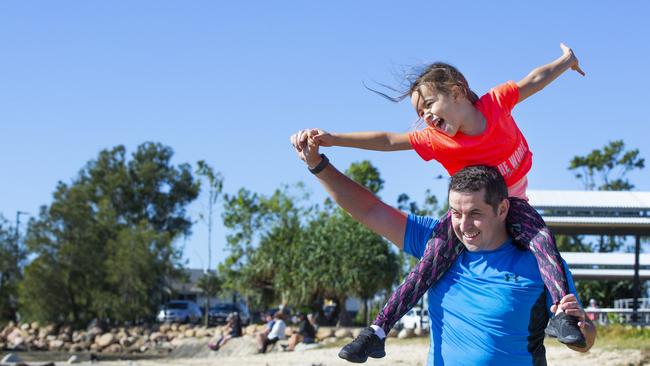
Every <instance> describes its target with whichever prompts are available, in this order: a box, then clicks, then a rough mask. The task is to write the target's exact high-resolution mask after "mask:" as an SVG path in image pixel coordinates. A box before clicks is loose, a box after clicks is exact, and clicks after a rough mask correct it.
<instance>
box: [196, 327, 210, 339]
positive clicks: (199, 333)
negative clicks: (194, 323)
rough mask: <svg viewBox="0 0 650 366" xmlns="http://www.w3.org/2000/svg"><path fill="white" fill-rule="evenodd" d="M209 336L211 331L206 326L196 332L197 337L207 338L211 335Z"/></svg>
mask: <svg viewBox="0 0 650 366" xmlns="http://www.w3.org/2000/svg"><path fill="white" fill-rule="evenodd" d="M209 336H210V333H208V330H207V329H205V328H199V329H197V330H196V332H195V333H194V337H196V338H205V337H209Z"/></svg>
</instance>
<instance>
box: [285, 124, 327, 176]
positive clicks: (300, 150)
mask: <svg viewBox="0 0 650 366" xmlns="http://www.w3.org/2000/svg"><path fill="white" fill-rule="evenodd" d="M311 131H312V130H311V129H307V130H300V131H298V132H296V133H294V134H293V135H291V137H290V140H291V144H292V145H293V148H294V149H295V150H296V154H297V155H298V157H299V158H300V160H302V161H304V162H305V164H307V166H308V167H309V168H310V169H311V168H314V167H316V166H317V165H318V163H320V162H321V160H322V158H321V157H320V154H319V152H318V144H317V143H315V142H314V140H313V139H312V138H311V137H310V132H311Z"/></svg>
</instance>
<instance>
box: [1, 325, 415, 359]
mask: <svg viewBox="0 0 650 366" xmlns="http://www.w3.org/2000/svg"><path fill="white" fill-rule="evenodd" d="M263 329H264V325H257V324H252V325H249V326H247V327H245V328H244V330H243V333H244V335H247V336H250V337H253V336H254V335H255V333H257V332H260V331H262V330H263ZM222 330H223V327H210V328H206V327H203V326H194V325H190V324H176V323H173V324H157V325H152V326H131V327H116V328H112V329H110V330H106V331H105V330H103V329H102V328H101V327H99V326H92V327H89V328H88V329H85V330H74V329H72V327H70V326H67V325H64V326H60V327H57V326H55V325H53V324H47V325H40V324H39V323H38V322H33V323H23V324H14V323H12V322H10V323H9V324H7V325H6V326H5V327H4V328H3V329H2V330H1V331H0V350H2V351H12V350H13V351H59V352H61V351H64V352H70V353H79V352H93V353H131V354H134V353H148V354H166V353H169V352H171V351H172V350H174V349H175V348H177V347H178V346H179V345H181V344H183V343H184V341H185V340H188V339H197V340H204V341H206V342H207V341H208V339H210V338H211V337H213V336H214V335H217V334H221V332H222ZM294 331H296V328H295V327H287V329H286V334H287V337H289V336H290V335H291V334H292V333H293V332H294ZM360 331H361V329H360V328H356V329H354V328H338V329H337V328H332V327H321V328H319V330H318V333H317V339H318V340H319V341H320V342H321V343H322V344H325V345H326V344H329V343H334V342H337V341H338V340H341V339H348V338H349V339H352V338H354V337H356V336H358V335H359V332H360ZM423 334H426V332H422V331H420V330H418V329H416V330H415V331H414V330H411V329H402V330H401V331H399V332H398V331H397V330H392V331H391V332H390V333H389V334H388V336H389V337H398V338H411V337H415V336H418V335H423Z"/></svg>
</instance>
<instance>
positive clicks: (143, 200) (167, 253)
mask: <svg viewBox="0 0 650 366" xmlns="http://www.w3.org/2000/svg"><path fill="white" fill-rule="evenodd" d="M172 156H173V151H172V150H171V148H169V147H166V146H163V145H161V144H157V143H145V144H142V145H140V146H138V148H137V149H136V151H135V152H134V153H133V154H132V156H131V159H127V156H126V149H125V148H124V146H117V147H114V148H112V149H110V150H103V151H101V152H100V153H99V155H98V157H97V158H96V159H94V160H91V161H89V162H88V163H87V164H86V166H85V167H84V168H83V169H82V170H81V171H80V172H79V174H78V176H77V177H76V178H75V179H74V180H73V181H72V182H71V183H70V184H66V183H63V182H59V184H58V185H57V187H56V190H55V192H54V195H53V201H52V203H51V204H50V205H49V206H43V207H41V210H40V214H39V217H38V218H37V219H33V220H32V221H30V224H29V228H28V232H27V238H26V245H27V246H28V248H29V249H30V250H31V251H32V252H33V253H34V254H35V258H34V260H33V261H32V262H31V263H30V264H29V265H28V266H27V267H26V268H25V279H24V281H23V282H22V283H21V286H20V304H21V310H22V311H21V313H22V314H24V315H25V317H26V318H27V319H37V320H43V321H62V322H72V323H77V324H83V323H85V322H87V321H88V320H90V319H92V318H97V317H99V318H110V319H113V320H117V321H125V320H129V321H137V320H139V319H140V318H142V317H148V316H151V314H154V312H155V309H156V307H157V306H158V305H159V304H160V302H161V299H162V297H163V295H164V294H163V291H164V289H165V287H166V283H167V281H168V280H169V279H170V278H172V277H173V276H174V275H175V274H176V273H177V271H178V266H179V261H180V257H181V253H180V251H179V249H178V248H176V247H175V246H174V245H173V241H174V239H175V238H177V237H178V236H179V235H182V234H187V233H189V230H190V227H191V225H192V223H191V221H190V220H189V218H188V217H186V213H185V207H186V206H187V205H188V204H189V203H190V202H192V200H194V199H195V198H196V197H197V195H198V191H199V186H198V183H197V182H196V181H195V179H194V177H193V176H192V172H191V169H190V166H189V165H187V164H181V165H178V166H174V165H172V164H171V158H172Z"/></svg>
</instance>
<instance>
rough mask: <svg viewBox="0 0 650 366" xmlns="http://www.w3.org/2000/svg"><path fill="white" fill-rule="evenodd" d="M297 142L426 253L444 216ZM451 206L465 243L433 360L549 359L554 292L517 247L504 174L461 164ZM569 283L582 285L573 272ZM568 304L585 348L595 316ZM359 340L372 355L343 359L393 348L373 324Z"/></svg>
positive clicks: (441, 291) (326, 175)
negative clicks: (373, 186)
mask: <svg viewBox="0 0 650 366" xmlns="http://www.w3.org/2000/svg"><path fill="white" fill-rule="evenodd" d="M301 141H305V142H304V143H302V142H301ZM292 142H293V144H294V146H295V147H296V152H297V153H298V156H299V157H300V158H301V159H302V160H303V161H304V162H305V163H306V164H307V166H308V168H309V170H310V171H311V172H312V173H313V174H315V175H316V177H317V179H318V180H319V182H320V183H321V184H322V185H323V187H324V188H325V189H326V190H327V191H328V193H329V194H330V196H331V197H332V198H333V199H334V201H336V203H337V204H338V205H339V206H341V207H342V208H343V209H344V210H346V211H347V212H348V213H350V215H352V217H353V218H354V219H355V220H357V221H359V222H360V223H362V224H364V225H365V226H367V227H368V228H370V229H371V230H373V231H375V232H376V233H377V234H379V235H382V236H384V237H385V238H387V239H389V240H390V241H392V242H393V243H394V244H395V245H396V246H397V247H399V248H400V249H403V250H405V251H406V252H407V253H409V254H411V255H414V256H416V257H418V258H419V257H422V255H423V253H424V250H425V248H426V244H427V241H428V240H429V238H430V237H431V234H432V233H433V231H434V230H435V229H436V224H437V222H438V221H437V220H436V219H434V218H430V217H423V216H414V215H407V214H406V213H404V212H401V211H399V210H397V209H395V208H393V207H391V206H389V205H387V204H385V203H384V202H382V201H380V200H379V199H378V198H377V197H375V196H374V195H373V194H372V193H371V192H369V191H368V190H366V189H365V188H364V187H362V186H360V185H359V184H357V183H355V182H354V181H352V180H350V179H349V178H347V177H346V176H345V175H343V174H342V173H340V172H339V171H338V170H337V169H336V168H334V166H332V165H331V164H330V163H329V161H328V159H327V158H326V157H325V155H319V153H318V146H317V145H316V144H314V143H311V141H310V140H309V139H306V140H305V139H303V138H302V137H301V136H297V135H294V136H292ZM449 207H450V211H451V213H452V226H453V230H454V234H455V235H456V237H457V238H458V239H459V240H460V241H461V242H463V244H464V245H465V248H466V250H464V251H463V252H462V253H461V254H460V255H459V257H458V259H457V260H456V261H455V262H454V264H453V265H452V266H451V268H450V269H449V270H448V271H447V272H446V273H445V275H444V276H443V277H442V278H441V279H440V280H439V281H438V282H436V284H435V285H434V286H432V288H430V289H429V293H428V295H429V296H428V306H429V316H430V324H431V327H430V329H431V330H430V333H431V344H430V350H429V361H428V364H429V365H443V364H447V365H484V364H495V365H502V364H503V365H506V364H507V365H531V364H533V365H545V364H546V355H545V349H544V344H543V341H544V328H545V327H546V324H547V322H548V316H549V314H548V313H547V311H546V309H548V307H549V306H550V304H547V301H548V300H549V299H548V296H546V292H545V288H544V284H543V281H542V279H541V276H540V274H539V270H538V268H537V264H536V261H535V257H534V256H533V254H532V253H530V252H529V251H524V250H520V249H518V248H517V247H516V246H515V245H514V244H513V242H512V241H511V240H510V239H509V237H508V234H507V231H506V226H505V220H506V216H507V214H508V208H509V201H508V199H507V188H506V185H505V182H504V181H503V177H502V176H501V175H500V174H499V172H498V171H497V170H496V169H493V168H490V167H485V166H477V167H469V168H465V169H463V170H461V171H460V172H458V173H457V174H455V175H454V176H453V177H452V179H451V182H450V186H449ZM565 268H566V264H565ZM567 272H568V269H567ZM569 277H570V276H569ZM570 287H571V290H572V292H574V293H575V288H574V286H573V282H572V280H570ZM559 306H561V307H562V309H564V311H565V313H567V314H568V315H573V316H576V317H578V318H579V319H580V322H579V324H578V325H579V327H580V330H581V332H582V333H583V334H584V336H585V339H586V344H585V347H580V348H579V347H575V346H569V347H570V348H572V349H574V350H576V351H579V352H586V351H587V350H589V348H591V346H592V345H593V344H594V341H595V338H596V330H595V327H594V325H593V323H592V322H591V321H590V320H588V319H586V317H585V312H584V310H583V309H582V307H581V305H580V303H579V302H578V300H577V298H576V296H575V295H574V294H570V295H567V296H565V297H564V298H563V299H562V301H561V303H560V305H559ZM552 310H553V311H555V310H556V309H552ZM353 344H355V345H354V347H356V349H353V350H350V349H348V350H347V351H350V352H352V353H354V354H355V355H359V354H361V356H363V357H359V358H356V357H352V358H350V357H346V356H349V355H343V356H341V357H344V358H346V359H348V360H351V361H355V362H364V361H365V359H367V357H368V356H370V357H382V356H383V354H384V343H383V340H380V339H379V337H377V335H375V334H374V330H373V329H372V328H366V329H365V330H364V331H362V333H361V335H360V336H359V337H358V338H357V340H355V342H353ZM344 351H346V350H345V349H344V350H342V352H344Z"/></svg>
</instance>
